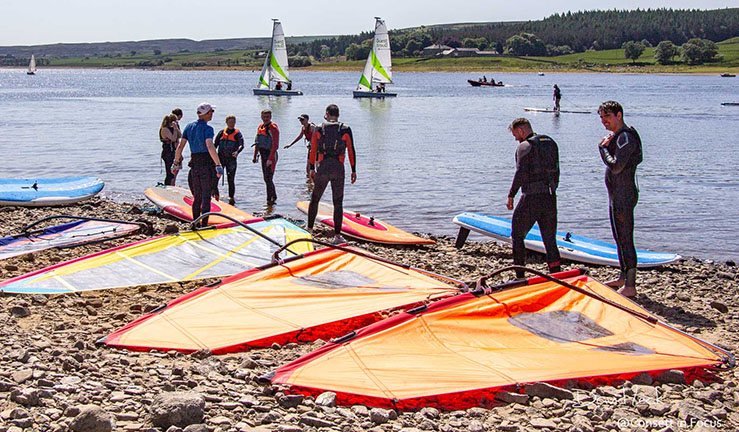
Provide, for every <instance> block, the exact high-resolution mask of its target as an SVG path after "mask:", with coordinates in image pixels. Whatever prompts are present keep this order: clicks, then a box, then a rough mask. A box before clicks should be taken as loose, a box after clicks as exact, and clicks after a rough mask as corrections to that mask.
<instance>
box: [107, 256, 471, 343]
mask: <svg viewBox="0 0 739 432" xmlns="http://www.w3.org/2000/svg"><path fill="white" fill-rule="evenodd" d="M360 254H361V256H360V255H357V254H355V253H351V252H347V251H342V250H337V249H330V248H328V249H321V250H318V251H316V252H311V253H306V254H305V255H304V256H303V257H296V259H290V258H288V259H286V260H285V261H284V262H282V263H279V264H277V263H276V264H273V265H270V266H265V267H262V268H261V269H254V270H250V271H247V272H244V273H241V274H238V275H236V276H232V277H230V278H228V279H225V280H223V282H222V283H220V284H218V285H215V286H207V287H203V288H201V289H199V290H197V291H194V292H193V293H190V294H188V295H186V296H184V297H181V298H179V299H177V300H174V301H172V302H171V303H169V304H168V305H166V306H165V307H163V308H161V309H160V310H157V311H155V312H153V313H151V314H149V315H146V316H144V317H142V318H140V319H139V320H137V321H135V322H133V323H131V324H129V325H128V326H126V327H124V328H122V329H120V330H118V331H116V332H115V333H113V334H111V335H109V336H108V337H106V338H104V340H101V341H100V342H101V343H105V344H107V345H111V346H117V347H123V348H128V349H133V350H150V349H160V350H179V351H183V352H193V351H198V350H203V349H208V350H210V351H212V352H213V353H216V354H218V353H227V352H234V351H240V350H244V349H247V348H249V347H258V346H270V345H271V344H272V343H274V342H277V343H285V342H289V341H297V340H302V341H309V340H315V339H317V338H330V337H334V336H337V335H340V334H342V333H344V332H346V331H347V330H348V329H351V328H353V327H355V326H362V325H367V324H370V323H373V322H375V321H378V320H380V319H382V318H383V316H382V315H381V314H380V312H381V311H386V310H390V309H396V308H401V307H407V306H408V305H413V304H418V303H420V302H423V301H425V300H426V299H428V298H429V297H432V296H439V295H449V294H450V293H457V292H458V289H457V288H456V287H454V286H451V285H447V284H446V283H443V282H440V281H439V280H437V279H435V278H432V277H430V276H428V275H426V274H425V273H424V272H422V271H420V270H415V269H412V268H408V267H407V266H400V265H395V264H392V263H389V262H387V261H384V260H381V259H379V258H374V257H372V256H370V255H368V254H367V253H362V252H360Z"/></svg>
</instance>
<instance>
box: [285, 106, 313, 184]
mask: <svg viewBox="0 0 739 432" xmlns="http://www.w3.org/2000/svg"><path fill="white" fill-rule="evenodd" d="M298 121H299V122H300V124H301V125H302V127H301V128H300V135H298V136H297V137H295V139H294V140H293V142H291V143H290V144H288V145H286V146H285V147H283V148H285V149H289V148H290V147H292V146H293V144H295V143H296V142H298V140H300V138H305V141H306V143H307V144H308V156H307V157H306V162H305V176H306V177H310V140H311V137H312V136H313V131H315V130H316V125H315V124H313V123H312V122H311V121H310V117H309V116H308V114H301V115H300V116H299V117H298Z"/></svg>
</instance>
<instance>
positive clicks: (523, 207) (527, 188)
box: [506, 118, 560, 278]
mask: <svg viewBox="0 0 739 432" xmlns="http://www.w3.org/2000/svg"><path fill="white" fill-rule="evenodd" d="M508 129H509V130H510V131H511V133H512V134H513V137H514V138H515V139H516V141H518V142H519V143H520V144H519V145H518V148H517V149H516V174H515V175H514V176H513V184H511V189H510V191H509V192H508V201H507V202H506V207H507V208H508V210H513V198H514V197H515V196H516V193H517V192H518V190H519V189H521V192H522V196H521V199H520V200H518V205H516V210H514V211H513V221H512V224H511V238H512V240H513V264H514V265H518V266H523V265H525V264H526V247H525V246H524V238H526V235H527V234H528V233H529V230H531V227H533V226H534V223H536V222H538V223H539V230H540V231H541V239H542V241H543V242H544V246H545V247H546V251H547V265H548V267H549V273H556V272H559V271H560V262H559V259H560V258H559V249H557V242H556V239H555V237H554V236H555V234H556V232H557V195H556V192H557V187H558V186H559V149H558V148H557V143H556V142H554V140H553V139H551V138H550V137H548V136H546V135H538V134H535V133H534V132H533V131H532V130H531V123H529V121H528V120H527V119H525V118H517V119H516V120H513V123H511V125H510V126H508ZM516 277H518V278H523V277H524V272H523V271H521V270H516Z"/></svg>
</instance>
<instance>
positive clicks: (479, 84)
mask: <svg viewBox="0 0 739 432" xmlns="http://www.w3.org/2000/svg"><path fill="white" fill-rule="evenodd" d="M467 82H468V83H470V85H471V86H472V87H483V86H488V87H503V81H498V82H497V83H496V82H495V81H492V80H491V81H481V80H470V79H468V80H467Z"/></svg>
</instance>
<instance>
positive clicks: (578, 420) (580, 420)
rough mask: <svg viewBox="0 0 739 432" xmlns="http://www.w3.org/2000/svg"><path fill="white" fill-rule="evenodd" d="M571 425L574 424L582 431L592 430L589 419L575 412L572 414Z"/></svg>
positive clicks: (588, 431) (590, 431)
mask: <svg viewBox="0 0 739 432" xmlns="http://www.w3.org/2000/svg"><path fill="white" fill-rule="evenodd" d="M572 426H574V427H575V428H577V429H580V431H582V432H592V431H593V425H592V423H591V422H590V420H589V419H588V418H587V417H585V416H582V415H578V414H575V415H574V416H572Z"/></svg>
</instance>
